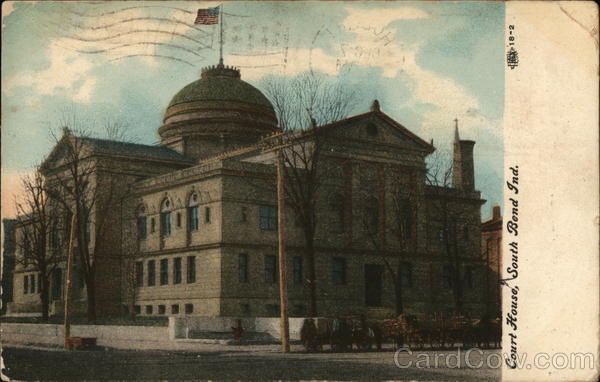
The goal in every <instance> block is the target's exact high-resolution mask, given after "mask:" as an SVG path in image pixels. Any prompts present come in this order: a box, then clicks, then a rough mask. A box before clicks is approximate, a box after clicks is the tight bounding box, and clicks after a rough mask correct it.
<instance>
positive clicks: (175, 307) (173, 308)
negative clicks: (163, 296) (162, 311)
mask: <svg viewBox="0 0 600 382" xmlns="http://www.w3.org/2000/svg"><path fill="white" fill-rule="evenodd" d="M171 314H179V304H173V305H171Z"/></svg>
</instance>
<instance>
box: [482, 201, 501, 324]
mask: <svg viewBox="0 0 600 382" xmlns="http://www.w3.org/2000/svg"><path fill="white" fill-rule="evenodd" d="M481 257H482V259H483V260H484V261H485V262H486V264H487V268H488V270H487V273H486V275H485V277H486V278H488V288H489V289H488V290H486V304H489V307H488V308H487V309H489V312H490V313H489V314H490V315H494V316H495V317H500V316H501V313H502V286H501V285H500V276H501V275H502V215H501V214H500V206H493V207H492V218H491V219H489V220H486V221H484V222H482V223H481Z"/></svg>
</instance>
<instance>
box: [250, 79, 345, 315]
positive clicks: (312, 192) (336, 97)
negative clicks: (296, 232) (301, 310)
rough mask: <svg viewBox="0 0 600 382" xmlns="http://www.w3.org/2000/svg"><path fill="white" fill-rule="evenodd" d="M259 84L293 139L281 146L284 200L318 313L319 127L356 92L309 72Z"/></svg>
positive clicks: (340, 113)
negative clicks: (300, 243) (295, 228)
mask: <svg viewBox="0 0 600 382" xmlns="http://www.w3.org/2000/svg"><path fill="white" fill-rule="evenodd" d="M262 87H263V89H264V90H265V93H266V95H267V97H268V98H269V99H270V100H271V103H272V104H273V107H274V108H275V112H276V113H277V116H278V119H279V125H280V127H281V129H282V130H284V132H289V134H290V138H291V143H290V144H288V145H286V148H285V149H283V150H282V157H283V158H282V159H283V163H284V178H285V198H286V204H287V205H289V206H290V207H291V209H292V210H293V212H294V213H295V215H296V219H297V221H298V223H299V224H300V226H301V228H302V231H303V234H304V243H305V249H306V260H307V270H308V275H307V276H308V277H307V283H308V285H309V314H310V315H311V316H316V315H317V285H316V270H315V234H316V228H317V214H316V205H317V197H318V191H319V189H320V187H321V185H322V182H323V179H324V177H325V166H322V162H323V160H324V158H323V146H324V144H325V142H324V137H323V134H322V132H321V129H320V128H319V126H322V125H326V124H328V123H331V122H335V121H338V120H341V119H343V118H345V117H346V116H347V115H348V114H349V112H350V111H351V109H352V107H353V106H354V94H353V93H352V92H350V91H349V89H348V88H346V87H345V86H344V85H342V84H340V83H339V82H329V81H327V79H326V78H325V77H324V76H319V75H316V74H313V73H306V74H303V75H300V76H298V77H296V78H294V79H291V80H286V79H276V78H273V77H271V78H269V79H267V80H265V81H264V82H263V86H262Z"/></svg>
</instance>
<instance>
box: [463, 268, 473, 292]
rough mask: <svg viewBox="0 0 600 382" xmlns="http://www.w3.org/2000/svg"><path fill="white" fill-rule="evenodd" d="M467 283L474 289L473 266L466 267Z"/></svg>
mask: <svg viewBox="0 0 600 382" xmlns="http://www.w3.org/2000/svg"><path fill="white" fill-rule="evenodd" d="M465 285H466V287H467V288H469V289H473V268H472V267H467V268H465Z"/></svg>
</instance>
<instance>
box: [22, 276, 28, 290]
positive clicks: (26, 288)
mask: <svg viewBox="0 0 600 382" xmlns="http://www.w3.org/2000/svg"><path fill="white" fill-rule="evenodd" d="M27 293H29V275H25V276H23V294H27Z"/></svg>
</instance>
